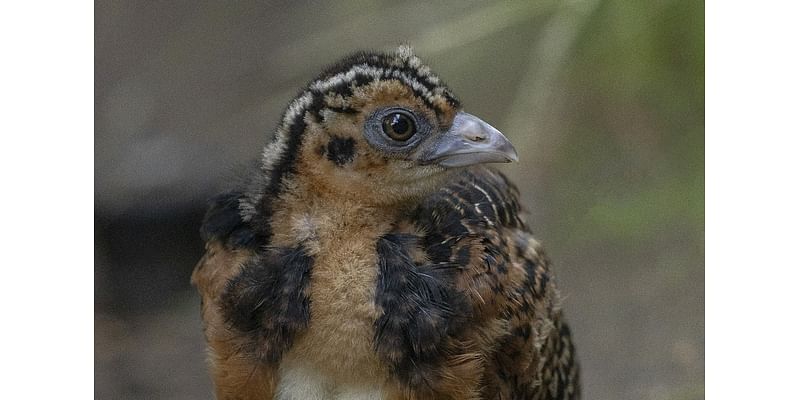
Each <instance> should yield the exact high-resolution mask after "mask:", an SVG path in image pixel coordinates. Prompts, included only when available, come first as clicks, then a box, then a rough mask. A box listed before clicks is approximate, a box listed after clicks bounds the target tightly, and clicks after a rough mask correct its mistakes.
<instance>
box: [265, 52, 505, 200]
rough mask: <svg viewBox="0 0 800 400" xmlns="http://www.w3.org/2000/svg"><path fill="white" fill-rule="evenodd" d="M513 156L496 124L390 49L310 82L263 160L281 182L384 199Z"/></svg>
mask: <svg viewBox="0 0 800 400" xmlns="http://www.w3.org/2000/svg"><path fill="white" fill-rule="evenodd" d="M292 147H294V149H293V148H292ZM294 153H296V154H297V156H296V159H290V158H291V157H292V156H291V154H294ZM516 159H517V155H516V151H515V150H514V147H513V146H512V145H511V143H510V142H509V141H508V140H507V139H506V138H505V137H504V136H503V135H502V134H501V133H500V132H499V131H498V130H497V129H495V128H493V127H492V126H491V125H489V124H487V123H486V122H484V121H482V120H481V119H479V118H477V117H475V116H473V115H471V114H468V113H466V112H464V111H462V110H461V106H460V103H459V102H458V100H456V99H455V97H454V96H453V95H452V94H451V92H450V91H449V89H447V88H446V87H445V86H444V85H443V84H442V82H441V81H440V80H439V78H438V77H436V76H435V75H433V74H432V73H431V72H430V70H429V68H428V67H426V66H424V65H422V64H421V62H420V60H419V59H418V58H417V57H415V56H414V55H413V54H411V52H410V50H409V49H407V48H400V49H399V50H398V51H397V52H396V53H394V54H357V55H355V56H352V57H350V58H348V59H345V60H343V61H342V62H340V63H339V64H337V65H335V66H333V67H332V68H330V69H329V70H328V71H326V72H325V73H323V74H322V75H321V76H320V77H319V78H318V79H316V80H314V81H312V82H311V84H310V85H309V87H308V89H307V90H306V91H305V92H303V93H301V94H300V96H298V98H297V99H295V101H294V102H292V104H291V105H290V107H289V109H288V110H287V112H286V113H285V114H284V120H283V124H282V126H281V127H280V128H279V130H278V134H277V135H276V139H275V141H274V142H273V144H272V145H271V146H269V147H268V148H267V151H266V152H265V157H264V165H265V168H266V169H267V170H269V171H271V172H272V175H273V177H272V179H273V181H274V180H276V178H277V179H278V180H282V181H283V184H284V185H286V184H291V182H292V181H303V182H304V183H306V184H310V185H313V188H314V191H315V192H318V193H335V194H338V195H344V196H356V197H355V198H358V199H361V200H363V201H365V202H371V203H375V204H386V203H393V202H401V201H405V200H408V199H413V198H417V197H419V196H422V195H425V194H427V193H429V192H430V191H432V190H434V189H435V188H437V187H438V186H439V184H440V183H441V182H442V181H443V179H445V178H446V177H447V176H448V172H450V171H452V170H454V169H458V168H461V167H466V166H470V165H474V164H479V163H488V162H509V161H514V160H516ZM276 172H277V174H276Z"/></svg>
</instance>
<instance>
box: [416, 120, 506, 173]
mask: <svg viewBox="0 0 800 400" xmlns="http://www.w3.org/2000/svg"><path fill="white" fill-rule="evenodd" d="M423 146H424V147H425V148H424V149H423V151H422V153H421V154H420V162H422V163H423V164H438V165H441V166H443V167H446V168H455V167H465V166H468V165H474V164H483V163H504V162H511V161H517V159H518V158H517V151H516V150H515V149H514V146H513V145H512V144H511V142H509V141H508V139H506V137H505V136H503V134H502V133H500V131H498V130H497V129H495V128H494V127H493V126H491V125H489V124H487V123H486V122H484V121H483V120H481V119H480V118H478V117H476V116H474V115H472V114H467V113H465V112H459V113H458V114H456V118H455V119H454V120H453V125H452V126H451V127H450V129H449V130H448V131H447V132H445V133H444V134H443V135H441V136H439V137H437V138H436V139H434V140H433V141H432V142H431V143H426V144H423Z"/></svg>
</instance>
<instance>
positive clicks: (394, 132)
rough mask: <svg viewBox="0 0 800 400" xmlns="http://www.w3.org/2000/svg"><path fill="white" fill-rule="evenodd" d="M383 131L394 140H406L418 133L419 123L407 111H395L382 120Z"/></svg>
mask: <svg viewBox="0 0 800 400" xmlns="http://www.w3.org/2000/svg"><path fill="white" fill-rule="evenodd" d="M381 127H382V128H383V133H384V134H386V136H389V137H390V138H392V139H393V140H396V141H399V142H405V141H406V140H408V139H411V137H413V136H414V135H415V134H416V133H417V124H416V123H415V122H414V118H413V117H412V116H411V115H410V114H409V113H407V112H403V111H394V112H391V113H389V114H387V115H386V116H385V117H383V119H382V120H381Z"/></svg>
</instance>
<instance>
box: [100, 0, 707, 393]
mask: <svg viewBox="0 0 800 400" xmlns="http://www.w3.org/2000/svg"><path fill="white" fill-rule="evenodd" d="M95 19H96V24H95V25H96V26H95V216H96V217H95V218H96V219H95V298H96V308H95V391H96V394H95V396H96V398H101V399H111V398H113V399H127V398H131V399H133V398H164V399H184V398H185V399H189V398H192V399H194V398H211V397H212V396H211V389H210V381H209V379H208V377H207V375H206V372H205V365H204V363H203V359H204V357H205V355H204V350H203V343H202V331H201V326H200V322H199V304H198V302H199V300H198V299H197V297H196V296H195V294H194V292H193V290H192V289H191V288H190V287H189V284H188V280H189V274H190V272H191V269H192V267H193V265H194V262H195V261H196V260H197V259H198V258H199V256H200V255H201V251H202V244H201V242H200V239H199V235H198V233H197V230H198V228H199V224H200V219H201V217H202V213H203V209H204V207H205V199H206V198H207V197H208V196H210V195H211V194H213V193H214V192H215V191H216V190H217V189H218V188H219V187H220V185H221V184H222V183H223V182H224V181H225V180H226V179H227V177H229V176H231V174H232V171H234V170H235V169H236V168H237V165H240V164H242V163H244V162H246V161H248V160H251V159H254V158H255V157H257V156H258V154H259V151H260V147H261V146H262V145H263V144H264V143H265V142H266V141H267V140H268V139H269V137H270V135H271V131H272V129H273V127H274V125H275V123H276V121H277V119H278V117H279V116H280V113H281V112H282V111H283V107H284V106H285V105H286V103H287V102H288V101H289V100H290V99H291V98H292V96H293V95H294V94H295V93H296V92H297V91H298V90H299V88H300V87H301V86H302V85H303V84H304V83H305V82H306V81H307V80H309V79H311V78H312V77H313V76H314V74H315V73H316V72H317V71H318V70H319V69H320V68H321V67H322V66H324V65H326V64H328V63H330V62H333V61H335V60H336V59H337V58H339V57H340V56H342V55H344V54H346V53H348V52H351V51H354V50H358V49H364V48H374V49H389V48H392V47H394V46H395V45H397V44H400V43H409V44H411V45H413V46H414V47H415V48H416V49H417V53H418V54H419V55H420V56H421V57H422V58H423V60H425V61H426V62H428V63H429V64H431V65H432V67H433V69H434V70H435V71H436V72H437V73H438V74H439V75H440V76H442V77H443V78H444V79H445V80H446V81H447V82H448V83H449V85H450V86H451V88H452V89H453V90H454V92H455V93H456V94H457V95H458V96H459V97H460V98H461V99H462V102H463V103H464V104H465V107H466V109H467V111H469V112H470V113H473V114H476V115H479V116H481V117H482V118H484V119H486V120H487V121H489V122H490V123H492V124H493V125H494V126H496V127H497V128H499V129H500V130H501V131H503V132H504V133H505V134H506V135H507V136H508V137H509V138H510V139H511V140H512V142H514V143H515V145H516V147H517V149H518V150H519V153H520V162H519V163H516V164H513V165H510V166H504V170H505V171H507V172H508V173H509V174H510V175H511V176H512V177H513V179H514V180H515V181H516V182H517V184H518V185H519V186H520V189H521V191H522V193H523V197H524V201H525V204H526V207H527V208H528V210H529V211H530V212H531V217H530V219H531V221H530V222H531V225H532V226H533V227H534V231H535V232H536V234H537V237H538V238H539V239H540V240H541V241H542V242H543V243H544V244H545V246H546V248H547V249H548V251H549V254H550V256H551V258H552V259H553V260H554V262H555V265H556V266H555V268H556V273H557V277H558V279H559V282H560V286H561V288H562V292H563V293H564V294H565V295H566V301H565V308H566V312H567V316H568V319H569V321H570V323H571V324H572V325H573V331H574V333H575V336H576V342H577V346H578V351H579V356H580V359H581V361H582V365H583V376H584V393H585V398H587V399H621V398H625V399H639V398H652V399H699V398H703V396H704V387H703V381H704V366H703V363H704V317H703V310H704V292H703V288H704V273H703V258H704V244H703V217H704V208H703V199H704V193H703V186H704V181H703V176H704V174H703V161H704V160H703V154H704V138H703V136H704V131H703V123H704V108H703V107H704V105H703V102H704V99H703V92H704V87H703V86H704V82H703V72H704V71H703V63H704V57H703V51H704V47H703V4H702V3H699V4H698V3H696V2H691V1H688V0H670V1H653V2H636V1H632V0H631V1H615V0H605V1H604V0H595V1H569V2H555V1H541V2H530V3H526V2H484V1H458V2H456V1H451V2H431V3H427V2H396V1H384V2H379V1H378V2H374V1H357V2H346V3H345V2H340V3H333V2H331V3H329V4H327V5H322V4H316V3H312V2H302V1H299V2H289V1H285V2H271V3H270V4H263V3H262V2H190V1H170V2H143V1H125V2H123V1H100V2H96V3H95Z"/></svg>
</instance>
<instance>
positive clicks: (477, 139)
mask: <svg viewBox="0 0 800 400" xmlns="http://www.w3.org/2000/svg"><path fill="white" fill-rule="evenodd" d="M467 139H469V140H471V141H473V142H483V141H484V140H486V135H484V134H482V133H473V134H470V135H467Z"/></svg>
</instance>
